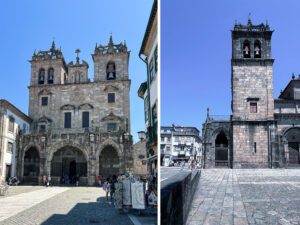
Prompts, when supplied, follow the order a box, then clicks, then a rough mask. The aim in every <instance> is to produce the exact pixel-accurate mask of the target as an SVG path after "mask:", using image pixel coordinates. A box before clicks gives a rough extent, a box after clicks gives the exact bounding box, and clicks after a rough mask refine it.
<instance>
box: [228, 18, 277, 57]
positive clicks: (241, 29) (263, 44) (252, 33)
mask: <svg viewBox="0 0 300 225" xmlns="http://www.w3.org/2000/svg"><path fill="white" fill-rule="evenodd" d="M272 33H273V31H272V30H270V27H269V25H268V23H266V24H264V23H261V24H259V25H253V24H252V21H251V19H250V18H249V19H248V23H247V25H242V24H240V23H239V24H237V23H236V24H235V25H234V29H233V30H232V31H231V35H232V59H233V60H238V61H239V59H243V61H244V60H245V59H246V60H253V59H255V61H257V60H267V59H271V36H272Z"/></svg>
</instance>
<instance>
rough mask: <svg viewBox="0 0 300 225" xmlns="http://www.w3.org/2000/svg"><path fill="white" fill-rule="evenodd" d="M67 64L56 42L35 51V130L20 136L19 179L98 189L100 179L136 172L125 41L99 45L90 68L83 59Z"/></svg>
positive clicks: (32, 82)
mask: <svg viewBox="0 0 300 225" xmlns="http://www.w3.org/2000/svg"><path fill="white" fill-rule="evenodd" d="M75 52H76V54H77V56H76V60H75V61H74V62H73V61H71V62H69V63H66V61H65V58H64V56H63V52H62V51H61V49H60V48H56V46H55V43H54V42H53V43H52V46H51V48H50V49H49V50H45V51H44V50H43V51H38V52H34V54H33V55H32V58H31V60H30V64H31V79H30V85H29V117H30V118H31V119H32V123H31V127H30V132H29V133H26V134H23V135H22V136H21V137H20V145H19V154H18V156H17V163H18V165H17V168H18V171H17V173H18V177H20V178H21V179H22V180H23V181H24V182H41V180H42V177H43V175H47V176H49V175H51V177H52V182H53V183H54V184H55V183H59V182H60V179H61V178H62V177H66V176H67V177H68V178H69V180H70V181H71V182H73V181H74V178H75V177H79V178H80V182H81V183H82V184H89V185H93V184H94V183H95V182H96V177H97V176H98V175H102V176H103V177H104V178H105V177H108V176H112V175H114V174H122V173H126V172H132V170H133V159H132V137H131V135H130V107H129V102H130V99H129V91H130V83H131V81H130V79H129V74H128V67H129V54H130V52H129V51H128V50H127V46H126V44H125V43H118V44H115V43H114V42H113V38H112V36H110V38H109V42H108V44H107V45H98V44H96V46H95V49H94V52H93V54H92V58H93V62H94V76H93V80H90V79H89V76H88V69H89V65H88V63H87V62H86V61H84V60H80V58H79V53H80V50H79V49H77V50H76V51H75Z"/></svg>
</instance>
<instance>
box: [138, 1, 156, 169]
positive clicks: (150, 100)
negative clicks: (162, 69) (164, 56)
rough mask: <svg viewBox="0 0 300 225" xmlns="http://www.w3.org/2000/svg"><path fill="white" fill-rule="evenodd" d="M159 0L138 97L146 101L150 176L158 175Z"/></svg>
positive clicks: (145, 44)
mask: <svg viewBox="0 0 300 225" xmlns="http://www.w3.org/2000/svg"><path fill="white" fill-rule="evenodd" d="M157 21H158V17H157V0H154V2H153V6H152V10H151V13H150V17H149V20H148V24H147V28H146V32H145V35H144V39H143V42H142V46H141V49H140V53H139V57H140V58H141V59H142V60H143V61H144V63H145V64H146V66H147V80H146V81H145V82H144V83H142V84H141V86H140V88H139V90H138V95H139V97H140V98H142V99H143V100H144V111H145V130H146V148H147V166H148V172H149V173H150V174H156V173H157V170H158V168H157V127H158V126H157V123H158V121H157V112H158V108H157V107H158V98H157V91H158V73H159V65H158V62H159V60H158V35H157V34H158V33H157V31H158V29H157V26H158V25H157Z"/></svg>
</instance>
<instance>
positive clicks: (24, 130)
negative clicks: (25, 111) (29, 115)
mask: <svg viewBox="0 0 300 225" xmlns="http://www.w3.org/2000/svg"><path fill="white" fill-rule="evenodd" d="M26 130H27V126H26V123H23V133H24V134H25V133H26Z"/></svg>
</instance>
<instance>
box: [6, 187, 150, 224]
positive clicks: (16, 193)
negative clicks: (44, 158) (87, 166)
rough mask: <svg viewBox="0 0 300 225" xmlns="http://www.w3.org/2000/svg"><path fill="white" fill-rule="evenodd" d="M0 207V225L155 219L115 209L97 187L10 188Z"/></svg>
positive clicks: (118, 222) (123, 221)
mask: <svg viewBox="0 0 300 225" xmlns="http://www.w3.org/2000/svg"><path fill="white" fill-rule="evenodd" d="M0 206H1V210H0V225H37V224H42V225H86V224H110V225H114V224H116V225H120V224H122V225H133V224H154V223H153V221H155V220H156V219H155V220H154V219H153V217H152V218H147V217H145V218H142V217H136V216H135V215H130V216H128V215H127V214H125V213H121V212H118V211H117V210H116V209H115V208H114V207H113V205H111V204H109V203H106V202H105V193H104V191H103V190H102V188H97V187H49V188H46V187H38V186H37V187H30V186H18V187H10V190H9V193H8V195H7V196H5V197H0ZM143 221H147V222H146V223H145V222H143Z"/></svg>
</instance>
